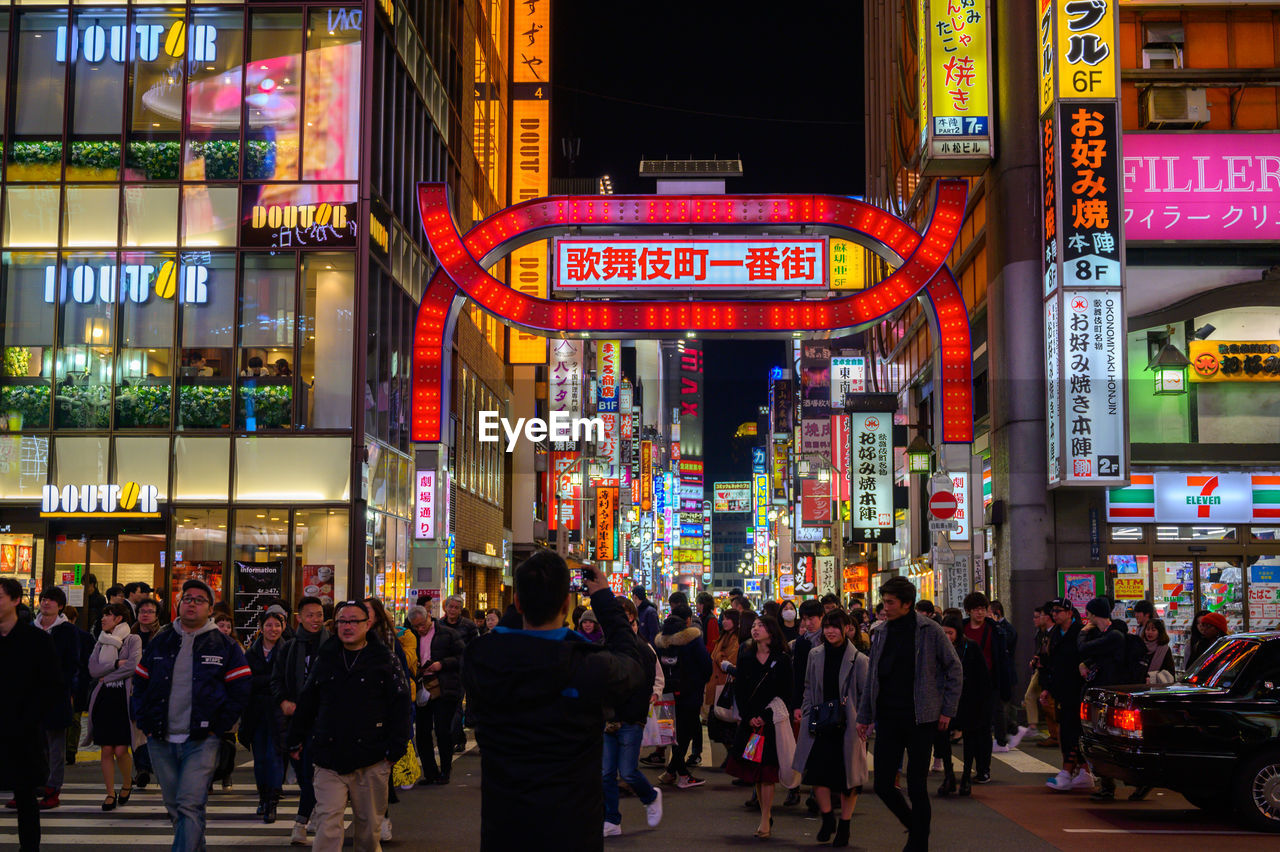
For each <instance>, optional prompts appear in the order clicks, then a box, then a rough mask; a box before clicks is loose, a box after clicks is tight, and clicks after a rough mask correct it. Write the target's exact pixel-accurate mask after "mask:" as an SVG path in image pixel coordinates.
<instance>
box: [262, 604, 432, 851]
mask: <svg viewBox="0 0 1280 852" xmlns="http://www.w3.org/2000/svg"><path fill="white" fill-rule="evenodd" d="M334 624H335V626H336V628H337V631H338V635H337V637H336V638H333V639H329V640H328V641H327V642H325V643H324V644H323V645H322V646H321V647H320V650H319V653H318V654H317V655H316V657H315V660H314V661H313V662H312V667H311V674H310V676H308V678H307V685H306V687H305V688H304V689H303V690H302V694H301V695H300V696H299V699H298V704H297V709H296V710H295V712H294V714H293V718H292V719H291V720H290V723H289V735H288V740H287V742H288V743H289V753H290V754H291V755H293V758H294V759H295V760H298V759H299V758H300V756H301V754H302V748H303V742H304V740H307V739H308V738H309V739H310V743H311V759H312V761H313V762H314V764H315V775H314V777H313V779H312V783H313V785H314V787H315V796H316V809H315V821H316V838H315V843H314V845H313V846H312V848H313V849H317V850H338V849H341V848H342V843H343V835H344V834H345V833H346V832H345V830H344V828H343V825H342V814H343V811H344V810H346V807H347V802H348V801H350V802H351V821H352V829H353V833H354V846H355V850H356V852H378V850H380V849H381V848H382V847H381V843H380V841H379V834H380V830H381V827H382V820H383V817H384V816H385V815H386V812H387V793H388V790H389V786H388V781H389V779H390V777H391V766H392V764H394V763H395V762H396V761H397V760H399V759H400V757H401V755H403V754H404V753H405V750H406V749H407V748H408V744H409V736H410V733H411V729H410V707H409V689H408V687H407V686H406V685H405V682H404V678H403V677H401V673H400V665H399V663H398V662H396V658H395V657H394V656H393V655H392V652H391V650H390V649H388V648H387V647H386V646H385V645H383V644H382V643H381V642H379V641H377V640H376V639H373V640H370V639H369V637H368V633H369V616H368V613H367V612H366V611H365V608H364V604H362V603H361V602H360V601H343V602H342V603H340V604H338V606H337V610H336V612H335V618H334Z"/></svg>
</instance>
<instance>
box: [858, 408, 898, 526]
mask: <svg viewBox="0 0 1280 852" xmlns="http://www.w3.org/2000/svg"><path fill="white" fill-rule="evenodd" d="M850 419H851V420H852V425H853V428H852V430H851V434H850V439H851V440H850V444H851V447H852V449H853V458H852V460H851V466H852V468H853V486H854V487H853V495H854V496H853V527H854V530H870V531H874V532H873V533H872V535H871V537H876V534H877V533H878V532H879V531H881V530H892V529H893V413H892V412H888V411H877V412H866V413H864V412H858V413H855V414H854V415H853V416H852V417H851V418H850Z"/></svg>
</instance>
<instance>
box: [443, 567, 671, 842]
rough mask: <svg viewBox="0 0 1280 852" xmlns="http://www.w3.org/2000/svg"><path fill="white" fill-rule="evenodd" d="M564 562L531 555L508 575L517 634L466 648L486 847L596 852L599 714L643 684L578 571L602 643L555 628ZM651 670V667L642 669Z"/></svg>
mask: <svg viewBox="0 0 1280 852" xmlns="http://www.w3.org/2000/svg"><path fill="white" fill-rule="evenodd" d="M569 581H570V577H569V568H568V566H567V565H566V564H565V561H564V559H562V558H561V557H560V556H558V555H557V554H556V553H554V552H552V551H549V550H540V551H538V552H537V553H535V554H534V555H533V556H531V557H529V559H527V560H526V561H525V562H523V563H522V564H521V565H520V566H519V567H518V568H516V571H515V605H516V608H517V610H518V611H519V612H520V615H521V620H522V622H523V626H522V627H521V628H512V627H505V626H502V625H499V626H498V627H496V628H494V629H493V630H492V631H490V632H489V633H486V634H485V635H484V636H481V637H479V638H478V639H476V640H475V642H473V643H472V644H471V646H470V647H469V648H467V652H466V656H465V658H464V665H463V669H462V677H463V682H464V684H465V686H466V692H467V700H468V702H469V708H470V713H471V716H472V718H473V719H474V720H475V731H476V741H477V743H479V745H480V777H481V784H480V791H481V798H480V823H481V829H480V842H481V848H482V849H486V850H499V849H501V850H506V849H514V848H525V849H530V848H535V849H541V848H553V847H554V848H560V847H563V848H568V849H585V850H592V849H601V848H603V844H604V840H603V835H602V833H601V825H602V824H603V823H604V792H603V789H602V787H601V784H600V767H601V761H602V751H603V746H602V743H603V733H604V730H603V729H604V718H605V708H606V707H613V706H616V705H617V704H619V703H621V702H623V701H625V700H626V698H627V697H628V696H629V695H630V694H631V693H633V692H634V691H636V690H637V689H638V688H640V687H642V686H643V685H644V684H645V683H647V678H648V676H649V675H650V672H647V671H646V670H645V668H644V659H645V657H644V655H643V650H642V649H641V647H640V644H639V640H638V639H637V638H636V635H635V634H634V633H633V632H632V631H631V629H630V626H629V625H628V622H627V617H626V615H625V613H623V611H622V608H621V607H620V606H619V605H618V602H617V600H616V599H615V598H614V595H613V593H612V592H610V591H609V582H608V578H607V577H605V576H604V575H603V574H601V573H597V572H596V570H595V569H593V568H590V567H588V568H584V569H583V572H582V581H583V585H584V586H585V587H586V590H587V591H588V592H589V593H590V595H591V609H592V610H593V611H594V612H595V614H596V617H597V619H598V621H599V623H600V627H601V628H602V629H603V630H604V635H605V641H604V644H603V645H594V644H592V643H589V642H587V641H586V640H585V639H583V638H582V636H581V635H580V634H578V633H575V632H574V631H572V630H570V629H569V628H567V627H565V618H566V617H567V616H568V614H569V611H570V608H571V605H572V598H571V596H570V594H569ZM650 665H651V664H650Z"/></svg>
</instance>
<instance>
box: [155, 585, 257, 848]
mask: <svg viewBox="0 0 1280 852" xmlns="http://www.w3.org/2000/svg"><path fill="white" fill-rule="evenodd" d="M212 613H213V590H212V589H210V588H209V587H208V586H207V585H206V584H205V583H203V582H201V581H200V580H187V581H186V582H185V583H183V584H182V597H181V598H179V600H178V620H177V621H175V622H173V624H171V625H170V626H169V627H167V628H165V629H163V630H161V631H160V632H159V633H157V634H156V637H155V638H154V639H152V640H151V643H150V644H149V645H147V649H146V651H144V652H143V654H142V661H141V662H140V663H138V668H137V670H136V671H135V673H134V678H133V699H132V705H133V716H134V719H135V721H136V723H137V725H138V729H139V730H140V731H142V732H143V733H144V734H146V735H147V755H148V756H149V757H150V758H151V767H152V769H153V770H154V771H155V774H156V780H157V781H158V782H159V783H160V792H161V794H162V795H163V797H164V806H165V810H167V811H168V812H169V819H170V821H171V822H172V823H173V847H172V848H173V850H174V852H179V850H191V852H195V850H201V849H204V830H205V805H206V804H207V802H208V799H209V784H210V783H211V782H212V780H213V772H214V769H215V768H216V767H217V764H218V748H219V743H220V740H221V737H222V735H223V734H227V733H229V732H230V731H231V729H232V727H233V726H234V725H235V724H236V722H237V721H239V719H240V714H241V713H243V712H244V708H245V706H246V705H247V704H248V703H249V693H250V691H251V690H252V679H251V674H252V672H251V671H250V669H249V664H248V662H247V661H246V660H245V656H244V651H243V650H242V649H241V648H240V645H239V644H238V643H237V642H236V641H235V640H234V639H232V638H231V637H229V636H226V635H224V634H223V633H222V631H220V630H219V629H218V628H217V627H215V626H214V623H213V622H212V621H211V620H210V615H211V614H212Z"/></svg>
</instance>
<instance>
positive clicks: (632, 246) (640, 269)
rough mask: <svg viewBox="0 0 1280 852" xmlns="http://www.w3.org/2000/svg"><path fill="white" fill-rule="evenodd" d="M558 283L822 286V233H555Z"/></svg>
mask: <svg viewBox="0 0 1280 852" xmlns="http://www.w3.org/2000/svg"><path fill="white" fill-rule="evenodd" d="M555 252H556V265H555V269H556V274H555V283H556V287H557V288H559V289H562V290H654V289H660V290H665V289H679V290H683V289H714V288H728V289H754V288H760V287H764V288H778V287H789V288H808V287H824V288H825V287H826V286H827V280H828V279H827V264H826V260H827V240H826V237H776V238H761V237H753V238H751V239H691V238H688V237H664V238H661V239H641V238H635V239H632V238H623V237H613V238H610V239H608V240H601V239H580V238H576V237H565V238H561V239H557V240H556V241H555Z"/></svg>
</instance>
